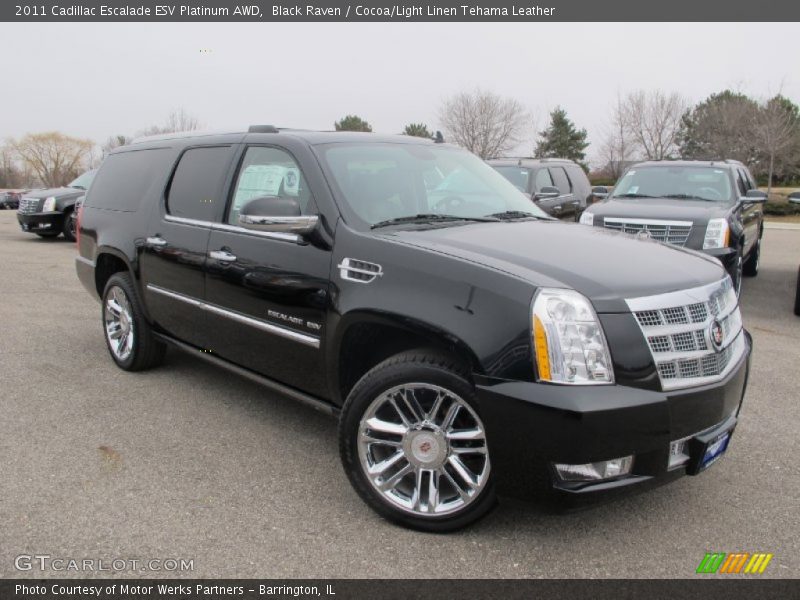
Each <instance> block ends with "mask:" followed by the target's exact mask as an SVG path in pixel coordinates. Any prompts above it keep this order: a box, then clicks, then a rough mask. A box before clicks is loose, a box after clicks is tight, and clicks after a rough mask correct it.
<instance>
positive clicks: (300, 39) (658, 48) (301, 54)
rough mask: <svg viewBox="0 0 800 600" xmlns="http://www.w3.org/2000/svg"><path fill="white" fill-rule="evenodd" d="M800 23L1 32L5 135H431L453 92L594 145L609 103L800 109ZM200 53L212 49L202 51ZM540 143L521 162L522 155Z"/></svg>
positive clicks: (80, 26) (70, 27)
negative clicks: (653, 97)
mask: <svg viewBox="0 0 800 600" xmlns="http://www.w3.org/2000/svg"><path fill="white" fill-rule="evenodd" d="M797 31H798V30H797V25H796V24H794V23H783V24H756V23H742V24H713V23H712V24H707V23H698V24H694V23H692V24H637V23H631V24H570V23H554V24H546V25H540V24H516V23H515V24H504V23H501V24H497V23H486V24H464V23H454V24H434V23H396V24H395V23H392V24H376V23H330V24H321V23H313V24H301V23H291V24H276V23H264V24H261V23H253V24H251V23H237V24H223V23H209V24H184V23H162V24H136V23H134V24H121V23H119V24H117V23H115V24H90V23H68V24H32V23H22V24H9V23H3V24H0V40H2V45H3V54H4V60H3V69H2V91H0V97H2V101H1V102H0V106H2V110H0V137H2V138H5V137H10V136H20V135H23V134H25V133H28V132H37V131H50V130H60V131H63V132H65V133H68V134H71V135H76V136H82V137H88V138H91V139H93V140H96V141H97V142H102V141H103V140H105V139H106V138H107V137H108V136H109V135H112V134H116V133H124V134H128V135H130V134H133V133H135V132H136V131H137V130H139V129H142V128H144V127H146V126H148V125H152V124H155V123H160V122H162V121H164V120H165V118H166V115H167V114H168V113H169V112H170V110H171V109H174V108H184V109H186V111H187V112H189V113H191V114H192V115H194V116H196V117H198V118H199V119H200V121H201V122H202V123H203V125H204V126H205V127H206V128H208V129H215V130H216V129H230V130H241V129H243V128H245V127H246V126H247V125H249V124H253V123H269V124H275V125H279V126H293V127H302V128H311V129H331V128H332V127H333V123H334V121H335V120H337V119H339V118H340V117H342V116H344V115H345V114H349V113H354V114H358V115H359V116H361V117H363V118H365V119H367V120H368V121H369V122H370V123H371V124H372V126H373V129H374V130H375V131H379V132H384V133H396V132H400V131H402V129H403V127H404V126H405V124H407V123H409V122H424V123H427V124H428V125H429V127H431V128H432V129H437V128H438V126H439V124H438V119H437V116H436V115H437V109H438V107H439V105H440V104H441V101H442V99H443V98H445V97H447V96H448V95H450V94H453V93H455V92H458V91H461V90H464V89H472V88H474V87H475V86H481V87H483V88H486V89H490V90H492V91H494V92H496V93H498V94H501V95H504V96H512V97H514V98H516V99H518V100H519V101H521V102H522V103H523V104H525V105H526V106H527V107H528V108H529V110H530V111H531V113H532V115H533V116H534V119H533V121H532V127H531V133H530V139H531V140H532V139H533V124H534V123H535V124H537V125H538V126H539V127H540V128H541V127H542V126H544V125H545V123H546V121H547V113H548V111H549V110H551V109H552V108H553V107H554V106H555V105H557V104H560V105H561V106H562V107H563V108H565V109H566V110H567V113H568V115H569V117H570V118H571V119H572V120H573V121H575V123H576V124H577V125H578V126H579V127H585V128H586V129H587V130H588V131H589V139H590V141H591V142H592V144H593V146H592V147H590V148H589V151H588V154H589V156H590V157H592V156H593V150H596V148H597V147H598V146H599V144H600V142H601V141H602V139H603V134H604V132H605V128H606V125H607V121H608V115H609V109H610V107H611V105H612V104H613V102H614V99H615V97H616V95H617V93H618V92H619V93H625V92H627V91H632V90H635V89H656V88H660V89H663V90H666V91H677V92H680V93H681V94H684V95H686V96H687V97H689V98H690V99H691V100H693V101H699V100H702V99H703V98H705V97H707V96H708V95H709V94H711V93H713V92H717V91H720V90H722V89H724V88H726V87H732V88H736V89H740V90H741V91H744V92H747V93H750V94H752V95H755V96H765V95H767V94H769V93H775V92H777V91H778V90H780V89H782V92H783V93H784V94H785V95H787V96H788V97H789V98H791V99H792V100H794V101H795V102H800V71H798V60H797V59H798V56H800V51H798V36H797ZM201 50H206V52H201ZM532 145H533V142H532V141H530V142H529V143H527V144H525V145H524V146H522V147H521V148H520V150H521V151H523V150H524V151H529V150H530V149H531V148H532Z"/></svg>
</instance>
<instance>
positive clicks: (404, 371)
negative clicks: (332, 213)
mask: <svg viewBox="0 0 800 600" xmlns="http://www.w3.org/2000/svg"><path fill="white" fill-rule="evenodd" d="M404 396H405V397H406V398H408V399H410V402H408V403H404V402H403V397H404ZM412 406H413V408H412ZM456 406H457V407H458V408H454V407H456ZM397 407H400V408H397ZM434 407H435V408H434ZM401 411H402V412H401ZM415 414H416V415H417V416H414V415H415ZM420 416H421V418H420ZM369 423H372V424H373V427H370V426H369ZM485 432H486V430H485V428H484V426H483V423H482V422H481V420H480V417H479V416H478V407H477V400H476V395H475V389H474V387H473V386H472V384H471V383H470V382H469V381H468V379H467V374H466V372H465V371H464V370H463V369H462V368H461V367H460V366H459V365H458V363H456V362H455V361H454V360H452V359H450V358H447V357H445V356H442V355H439V354H437V353H434V352H429V351H422V350H420V351H414V352H404V353H402V354H397V355H395V356H393V357H391V358H389V359H387V360H385V361H383V362H382V363H380V364H379V365H377V366H376V367H374V368H373V369H372V370H370V371H369V372H368V373H367V374H366V375H364V377H362V378H361V380H360V381H359V382H358V383H357V384H356V385H355V387H354V388H353V390H352V391H351V392H350V394H349V395H348V397H347V401H346V402H345V404H344V407H343V408H342V414H341V418H340V420H339V452H340V456H341V459H342V465H343V466H344V470H345V472H346V473H347V476H348V478H349V479H350V483H351V484H352V485H353V487H354V488H355V490H356V492H358V495H359V496H361V498H362V500H364V502H366V504H367V505H368V506H370V507H371V508H372V509H373V510H375V512H377V513H378V514H379V515H381V516H382V517H384V518H385V519H388V520H389V521H392V522H394V523H397V524H399V525H402V526H404V527H409V528H411V529H417V530H421V531H430V532H447V531H454V530H457V529H461V528H463V527H466V526H467V525H470V524H472V523H474V522H475V521H477V520H479V519H480V518H482V517H484V516H485V515H486V514H488V513H489V511H491V510H492V509H493V508H494V507H495V505H496V504H497V499H496V496H495V491H494V483H493V479H492V474H491V465H490V463H489V454H488V448H487V445H486V433H485ZM456 436H458V437H456ZM387 465H390V466H387ZM454 465H455V466H454ZM382 466H383V467H385V469H381V468H380V467H382ZM403 473H405V474H403ZM460 473H461V474H463V475H464V476H462V475H460ZM468 478H469V481H470V482H471V483H467V481H468ZM386 484H389V485H387V486H386V489H384V490H383V491H381V490H379V489H378V486H379V485H386ZM433 490H436V491H435V493H434V491H433Z"/></svg>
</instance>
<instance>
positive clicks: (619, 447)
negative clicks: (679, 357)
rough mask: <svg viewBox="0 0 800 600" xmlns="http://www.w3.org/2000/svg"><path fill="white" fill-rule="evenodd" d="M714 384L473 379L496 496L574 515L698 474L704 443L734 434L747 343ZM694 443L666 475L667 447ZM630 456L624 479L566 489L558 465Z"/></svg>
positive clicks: (571, 484)
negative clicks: (667, 386)
mask: <svg viewBox="0 0 800 600" xmlns="http://www.w3.org/2000/svg"><path fill="white" fill-rule="evenodd" d="M745 335H746V339H747V350H746V352H745V354H744V356H743V357H742V358H741V360H740V362H739V364H738V365H736V367H735V368H734V369H733V370H732V371H731V372H730V373H729V374H728V375H727V377H725V379H723V380H722V381H719V382H717V383H714V384H711V385H706V386H702V387H697V388H692V389H683V390H675V391H672V392H659V391H649V390H643V389H637V388H631V387H626V386H619V385H608V386H563V385H552V384H543V383H529V382H519V381H507V380H502V381H501V380H489V379H486V378H481V377H477V378H476V379H477V381H476V383H477V390H478V400H479V404H480V406H479V408H480V411H481V414H482V417H483V420H484V425H485V426H486V432H487V439H488V441H489V453H490V456H491V460H492V471H493V473H494V477H495V483H496V485H497V487H498V491H499V492H500V493H501V494H506V495H510V496H516V497H521V498H527V499H545V500H555V501H556V503H557V504H558V505H559V506H564V507H575V506H580V505H581V504H585V503H594V502H597V501H599V500H608V499H612V498H614V497H616V496H619V495H623V494H626V493H629V492H632V491H634V490H636V491H639V490H644V489H647V488H650V487H654V486H657V485H661V484H663V483H667V482H669V481H672V480H673V479H675V478H677V477H680V476H681V475H684V474H687V472H689V473H692V474H693V472H699V469H697V468H696V467H697V459H696V453H697V452H698V451H699V450H700V438H699V437H698V434H701V433H702V434H703V435H702V439H703V440H705V439H710V438H711V437H713V436H714V435H716V434H718V433H720V432H722V431H732V430H733V429H734V428H735V426H736V423H737V419H738V415H739V409H740V407H741V403H742V400H743V397H744V392H745V388H746V386H747V377H748V373H749V367H750V351H751V347H752V341H751V338H750V335H749V334H747V333H746V332H745ZM690 436H691V437H692V438H693V439H692V441H691V442H690V447H691V448H693V451H692V452H693V455H692V459H691V461H690V462H689V463H688V464H686V465H683V466H680V467H677V468H675V469H673V470H670V469H669V468H668V464H669V453H670V442H672V441H675V440H679V439H682V438H686V437H690ZM629 455H633V456H634V459H633V468H632V470H631V473H630V474H629V475H625V476H622V477H619V478H617V479H612V480H607V481H602V482H577V483H576V482H563V481H561V480H560V479H559V478H558V477H557V476H556V473H555V469H554V467H553V465H554V463H564V464H572V465H579V464H586V463H591V462H598V461H604V460H610V459H614V458H619V457H623V456H629Z"/></svg>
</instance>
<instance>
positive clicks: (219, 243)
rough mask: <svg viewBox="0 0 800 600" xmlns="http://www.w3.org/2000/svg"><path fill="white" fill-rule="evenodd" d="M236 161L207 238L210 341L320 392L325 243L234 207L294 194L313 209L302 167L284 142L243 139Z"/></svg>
mask: <svg viewBox="0 0 800 600" xmlns="http://www.w3.org/2000/svg"><path fill="white" fill-rule="evenodd" d="M239 163H240V164H239V166H238V169H237V172H236V175H235V176H234V177H233V179H232V186H231V190H230V192H229V194H228V197H229V199H228V207H227V210H226V211H225V214H224V217H223V219H222V222H221V223H219V224H218V225H216V226H215V227H214V228H213V229H212V231H211V235H210V240H209V244H208V260H207V262H206V264H205V270H206V273H207V277H206V299H207V303H208V306H209V310H208V315H207V319H208V324H209V332H210V335H211V336H212V338H213V345H212V346H211V349H212V350H213V351H214V352H216V353H217V354H219V355H220V356H221V357H222V358H225V359H227V360H229V361H231V362H234V363H236V364H238V365H241V366H243V367H246V368H248V369H251V370H253V371H256V372H258V373H261V374H263V375H266V376H267V377H270V378H272V379H275V380H277V381H280V382H282V383H285V384H287V385H290V386H293V387H296V388H298V389H301V390H303V391H305V392H308V393H311V394H315V395H324V394H325V393H326V389H325V381H326V379H325V374H324V362H323V360H322V351H321V340H322V336H323V335H324V325H325V315H326V309H327V306H328V293H329V292H328V287H329V272H330V261H331V253H330V250H329V249H326V248H323V247H321V246H320V245H314V244H309V243H308V242H306V241H305V240H304V239H302V238H300V237H298V236H296V235H294V234H287V233H273V232H263V231H253V230H250V229H245V228H243V227H240V226H239V222H238V216H239V211H240V209H241V208H242V206H244V205H245V204H246V203H247V201H248V200H250V199H252V198H275V199H276V200H279V199H280V198H294V199H297V200H299V203H300V206H301V214H304V215H314V214H317V212H318V211H317V205H316V203H315V200H314V194H313V193H312V190H311V189H310V188H309V186H308V183H307V180H306V177H305V175H304V173H303V168H301V165H300V164H299V162H298V161H297V160H296V159H295V157H294V156H293V155H292V154H291V153H290V152H289V151H288V150H287V149H286V148H284V147H281V146H278V145H250V146H247V147H245V148H244V149H243V152H242V154H241V158H240V159H239ZM310 168H313V165H310Z"/></svg>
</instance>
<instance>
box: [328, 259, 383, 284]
mask: <svg viewBox="0 0 800 600" xmlns="http://www.w3.org/2000/svg"><path fill="white" fill-rule="evenodd" d="M338 267H339V275H340V276H341V278H342V279H346V280H347V281H355V282H356V283H372V282H373V281H375V279H376V278H377V277H382V276H383V268H382V267H381V266H380V265H377V264H375V263H371V262H367V261H364V260H358V259H355V258H345V259H344V260H342V262H341V263H339V265H338Z"/></svg>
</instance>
